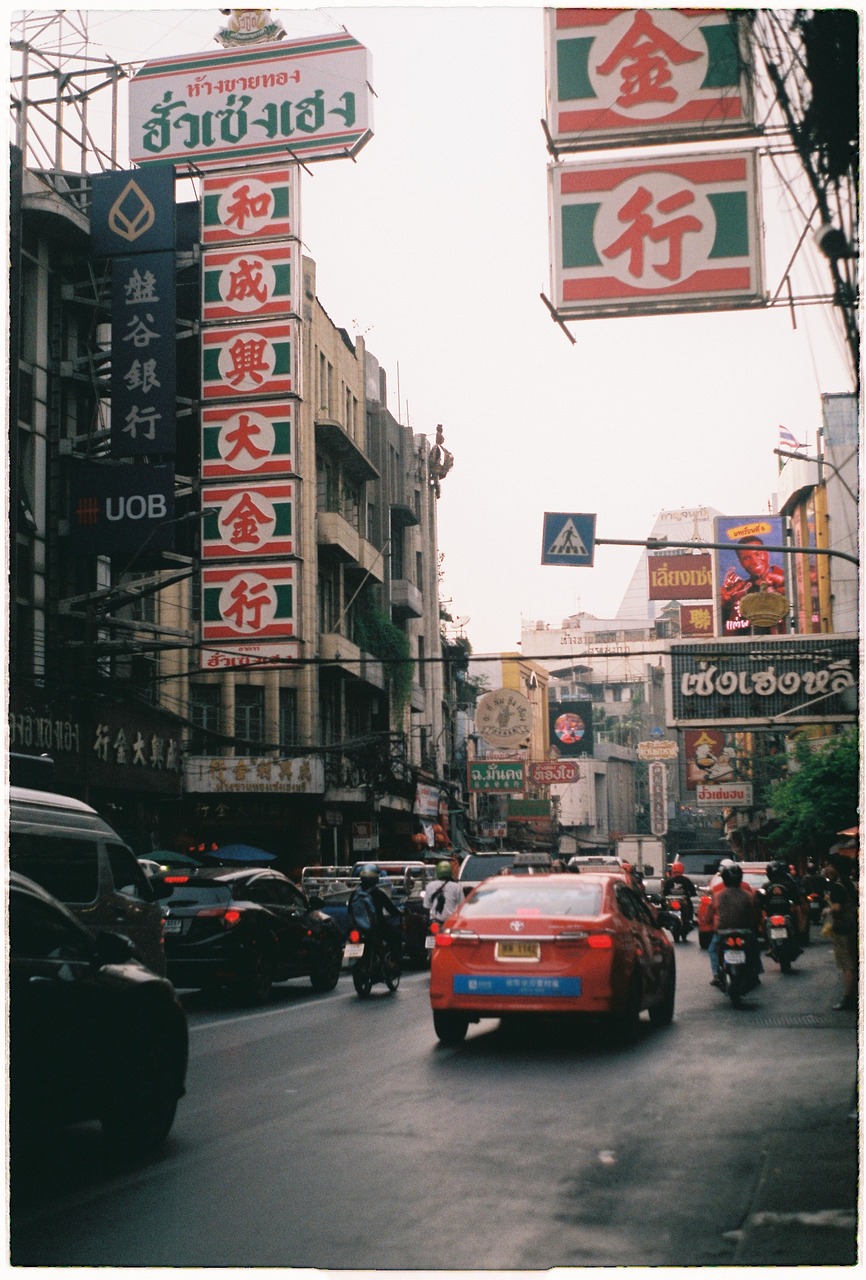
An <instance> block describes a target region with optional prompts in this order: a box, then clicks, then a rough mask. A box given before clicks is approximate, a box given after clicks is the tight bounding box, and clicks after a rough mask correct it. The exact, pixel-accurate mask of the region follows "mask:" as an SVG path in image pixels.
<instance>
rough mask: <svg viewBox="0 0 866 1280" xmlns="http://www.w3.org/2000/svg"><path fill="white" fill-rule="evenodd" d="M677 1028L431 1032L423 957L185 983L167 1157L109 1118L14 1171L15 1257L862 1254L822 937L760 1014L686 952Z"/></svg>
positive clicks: (423, 1261) (246, 1260) (85, 1260)
mask: <svg viewBox="0 0 866 1280" xmlns="http://www.w3.org/2000/svg"><path fill="white" fill-rule="evenodd" d="M676 954H677V964H678V1002H677V1011H676V1016H675V1021H674V1024H673V1026H672V1027H670V1028H669V1029H666V1030H661V1031H656V1030H653V1029H652V1028H651V1027H650V1025H649V1023H648V1021H646V1015H644V1018H643V1020H642V1025H641V1035H640V1038H639V1041H638V1043H637V1044H636V1045H635V1046H633V1047H632V1048H629V1049H626V1050H623V1049H616V1048H613V1047H611V1046H610V1045H609V1044H606V1043H604V1042H603V1041H602V1039H601V1037H599V1036H598V1035H597V1034H596V1032H594V1031H592V1030H591V1029H586V1030H584V1031H583V1032H578V1031H576V1030H575V1029H572V1028H563V1027H562V1026H559V1025H554V1024H552V1023H551V1024H550V1025H538V1024H532V1025H530V1026H529V1027H526V1028H524V1027H508V1028H500V1026H499V1024H498V1023H496V1022H484V1023H481V1024H479V1025H477V1026H474V1027H471V1028H470V1031H469V1036H468V1038H467V1040H466V1042H465V1043H464V1044H463V1045H461V1046H459V1047H457V1048H445V1047H442V1046H440V1045H439V1044H438V1043H437V1041H436V1039H435V1036H434V1034H433V1027H432V1021H431V1016H430V1010H429V1004H428V997H427V986H428V977H427V975H426V974H425V973H409V974H407V975H405V976H404V980H403V983H402V984H401V986H400V989H399V991H398V992H397V993H396V995H394V996H388V995H387V994H386V992H385V989H384V987H378V988H375V989H374V993H373V996H372V997H371V998H370V999H369V1000H367V1001H364V1002H362V1001H360V1000H358V998H357V997H356V995H355V993H354V990H353V988H352V984H351V981H350V979H349V977H348V976H347V975H346V974H345V973H344V974H343V976H342V977H341V979H340V983H339V985H338V987H337V989H336V990H335V991H334V992H333V993H331V994H329V995H324V996H321V995H315V994H314V993H312V991H311V990H310V988H309V984H308V983H306V982H301V981H299V982H295V983H290V984H286V985H283V986H279V987H277V988H275V990H274V994H273V998H272V1001H271V1003H270V1004H269V1005H268V1006H267V1007H266V1008H264V1009H260V1010H246V1009H242V1008H238V1007H235V1006H233V1005H231V1004H229V1003H228V1002H227V1001H226V1002H224V1003H220V1002H218V1001H216V1000H213V999H210V1000H205V999H204V998H203V997H202V996H200V995H198V994H196V993H189V994H187V995H185V996H184V1003H185V1005H186V1007H187V1010H188V1013H189V1021H190V1041H191V1060H190V1069H189V1075H188V1081H187V1087H188V1092H187V1096H186V1098H184V1099H183V1100H182V1101H181V1103H180V1106H179V1109H178V1117H177V1121H176V1123H175V1127H174V1129H173V1131H172V1134H171V1136H170V1138H169V1141H168V1143H167V1145H166V1147H165V1149H164V1151H163V1153H162V1154H161V1156H160V1157H159V1158H158V1159H156V1160H154V1161H152V1162H151V1163H149V1164H147V1165H145V1166H142V1167H138V1168H132V1169H125V1170H120V1171H118V1170H116V1169H115V1170H112V1169H110V1168H108V1167H107V1166H106V1165H105V1163H104V1158H103V1155H102V1150H101V1144H100V1141H99V1135H98V1130H96V1129H92V1130H91V1129H87V1128H84V1129H79V1130H77V1131H75V1132H71V1133H69V1134H66V1135H63V1136H62V1138H61V1139H60V1140H59V1141H58V1142H57V1144H56V1145H55V1146H54V1147H53V1148H52V1149H51V1150H50V1151H44V1152H42V1153H41V1154H40V1156H39V1157H38V1159H37V1160H36V1161H35V1165H34V1168H32V1169H28V1170H22V1171H21V1172H20V1173H18V1174H17V1176H16V1172H15V1170H13V1186H12V1191H13V1196H12V1216H11V1261H12V1263H13V1264H14V1265H21V1266H113V1267H132V1266H136V1267H154V1266H166V1267H167V1266H183V1267H196V1266H199V1267H221V1266H252V1267H294V1268H299V1267H316V1268H325V1269H373V1268H376V1269H388V1270H402V1269H418V1268H423V1269H425V1270H455V1269H467V1270H478V1269H485V1270H488V1269H489V1270H512V1269H520V1270H535V1269H538V1270H541V1269H546V1268H551V1267H557V1266H565V1267H568V1266H573V1267H587V1266H617V1265H620V1266H621V1265H628V1266H640V1265H646V1266H660V1265H679V1266H699V1265H703V1266H721V1265H757V1264H762V1263H763V1264H768V1263H773V1264H788V1265H795V1264H801V1265H802V1264H805V1263H813V1264H835V1265H840V1264H846V1263H848V1264H850V1263H854V1262H855V1261H856V1224H855V1213H856V1203H857V1189H856V1179H857V1152H856V1143H857V1137H856V1134H857V1127H856V1120H855V1119H854V1118H853V1116H852V1114H851V1113H852V1109H853V1107H854V1105H855V1096H854V1089H855V1079H856V1070H857V1028H856V1015H854V1014H849V1013H835V1012H833V1011H832V1009H831V1006H832V1005H833V1003H834V1002H835V1000H836V998H837V996H838V993H839V980H838V976H837V974H836V971H835V969H834V967H833V958H832V953H831V950H830V947H829V945H828V944H827V943H825V942H823V941H821V940H820V938H816V940H815V942H814V943H813V944H812V946H811V947H809V948H807V950H806V951H805V953H804V955H803V956H802V957H801V958H800V960H799V961H798V963H797V966H796V968H797V970H798V972H797V973H796V974H793V975H791V976H787V977H783V976H782V975H781V974H780V973H779V970H778V968H777V967H776V966H775V965H773V964H772V963H770V962H769V961H766V962H765V964H766V973H765V974H764V977H763V981H762V985H761V986H760V988H759V989H758V990H757V991H756V992H755V993H754V994H753V995H752V996H750V997H749V1005H750V1006H751V1007H750V1008H748V1009H743V1010H740V1011H736V1010H734V1009H733V1008H732V1007H731V1006H730V1004H729V1003H728V1002H727V1001H726V1000H725V999H724V997H723V996H721V995H720V993H719V992H718V991H716V990H714V989H712V988H711V987H710V986H709V964H708V960H707V956H706V954H705V953H704V952H702V951H700V950H699V948H698V944H697V940H696V936H695V935H692V937H691V938H690V940H689V941H688V942H687V943H686V944H684V945H681V946H678V947H677V952H676Z"/></svg>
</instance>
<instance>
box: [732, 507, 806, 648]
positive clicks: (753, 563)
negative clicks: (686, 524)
mask: <svg viewBox="0 0 866 1280" xmlns="http://www.w3.org/2000/svg"><path fill="white" fill-rule="evenodd" d="M715 541H716V542H720V543H724V544H725V545H724V546H723V547H721V548H719V549H718V550H717V551H716V584H717V592H718V605H717V612H718V616H719V618H720V620H721V634H722V635H723V636H748V635H780V634H782V633H783V632H785V631H786V630H787V624H786V619H787V615H788V598H787V592H786V577H785V555H784V552H783V551H779V550H771V549H770V548H773V547H776V548H778V547H781V546H782V545H783V543H784V535H783V532H782V520H781V517H780V516H720V517H718V518H717V520H716V536H715Z"/></svg>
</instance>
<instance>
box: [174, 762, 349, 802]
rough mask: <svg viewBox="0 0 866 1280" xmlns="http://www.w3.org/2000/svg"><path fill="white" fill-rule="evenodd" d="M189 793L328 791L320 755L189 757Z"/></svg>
mask: <svg viewBox="0 0 866 1280" xmlns="http://www.w3.org/2000/svg"><path fill="white" fill-rule="evenodd" d="M183 781H184V790H185V791H186V792H196V793H199V792H213V791H223V792H225V791H266V792H268V793H270V794H271V795H280V794H283V795H315V794H321V793H322V792H323V791H324V790H325V766H324V762H323V760H322V758H321V756H294V757H291V758H289V759H283V760H274V759H272V758H271V757H270V756H263V757H259V756H235V757H233V758H232V759H226V758H225V757H223V756H188V757H187V759H186V760H185V761H184V769H183Z"/></svg>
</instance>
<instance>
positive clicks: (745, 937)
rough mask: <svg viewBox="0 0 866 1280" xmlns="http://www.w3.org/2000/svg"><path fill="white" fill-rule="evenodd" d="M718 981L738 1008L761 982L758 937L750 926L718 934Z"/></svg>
mask: <svg viewBox="0 0 866 1280" xmlns="http://www.w3.org/2000/svg"><path fill="white" fill-rule="evenodd" d="M718 946H719V982H720V983H721V987H722V991H723V992H724V994H725V995H726V996H727V997H728V998H729V999H730V1002H731V1004H732V1005H733V1006H734V1008H735V1009H739V1008H740V1006H741V1004H742V999H743V996H745V995H748V993H749V992H750V991H753V990H754V989H755V987H757V986H758V984H759V983H760V981H761V979H760V975H759V972H758V939H757V936H756V935H755V934H754V933H753V932H752V931H751V929H727V930H724V931H723V932H722V933H720V934H719V943H718Z"/></svg>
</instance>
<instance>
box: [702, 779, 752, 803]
mask: <svg viewBox="0 0 866 1280" xmlns="http://www.w3.org/2000/svg"><path fill="white" fill-rule="evenodd" d="M695 800H696V802H697V804H698V807H699V808H700V807H703V806H705V805H722V806H723V807H724V808H726V809H750V808H751V807H752V784H751V782H701V783H699V784H698V787H697V789H696V792H695Z"/></svg>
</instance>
